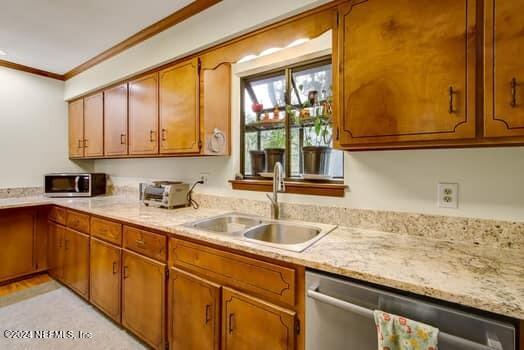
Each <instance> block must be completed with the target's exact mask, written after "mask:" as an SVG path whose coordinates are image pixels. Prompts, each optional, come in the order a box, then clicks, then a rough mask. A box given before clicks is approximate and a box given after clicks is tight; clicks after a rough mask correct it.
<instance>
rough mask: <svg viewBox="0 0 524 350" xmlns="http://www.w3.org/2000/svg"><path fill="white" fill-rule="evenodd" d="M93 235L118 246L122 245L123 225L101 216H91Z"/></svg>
mask: <svg viewBox="0 0 524 350" xmlns="http://www.w3.org/2000/svg"><path fill="white" fill-rule="evenodd" d="M91 236H94V237H98V238H100V239H103V240H105V241H108V242H110V243H113V244H116V245H118V246H121V245H122V225H121V224H119V223H117V222H113V221H108V220H104V219H100V218H94V217H92V218H91Z"/></svg>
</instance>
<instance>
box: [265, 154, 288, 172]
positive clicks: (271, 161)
mask: <svg viewBox="0 0 524 350" xmlns="http://www.w3.org/2000/svg"><path fill="white" fill-rule="evenodd" d="M264 153H265V155H266V167H265V169H266V172H272V171H273V169H274V168H275V164H276V162H280V164H282V166H284V158H285V153H286V150H285V149H284V148H266V149H265V150H264Z"/></svg>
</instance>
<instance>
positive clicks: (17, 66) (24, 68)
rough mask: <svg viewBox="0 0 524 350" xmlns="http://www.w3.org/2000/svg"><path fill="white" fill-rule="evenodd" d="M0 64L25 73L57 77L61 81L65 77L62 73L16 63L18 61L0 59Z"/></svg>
mask: <svg viewBox="0 0 524 350" xmlns="http://www.w3.org/2000/svg"><path fill="white" fill-rule="evenodd" d="M0 66H1V67H6V68H10V69H15V70H19V71H22V72H26V73H31V74H36V75H40V76H43V77H46V78H52V79H57V80H62V81H63V80H65V77H64V76H63V75H62V74H57V73H52V72H48V71H45V70H42V69H38V68H33V67H29V66H24V65H23V64H18V63H14V62H10V61H5V60H0Z"/></svg>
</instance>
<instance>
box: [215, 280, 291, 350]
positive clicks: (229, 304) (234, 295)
mask: <svg viewBox="0 0 524 350" xmlns="http://www.w3.org/2000/svg"><path fill="white" fill-rule="evenodd" d="M222 308H223V312H222V317H223V321H222V349H224V350H237V349H238V350H243V349H250V350H265V349H273V350H279V349H280V350H292V349H294V348H295V345H294V344H295V312H293V311H290V310H286V309H283V308H280V307H278V306H275V305H272V304H269V303H266V302H264V301H261V300H258V299H255V298H252V297H250V296H248V295H245V294H242V293H239V292H236V291H234V290H232V289H229V288H226V287H224V288H223V292H222Z"/></svg>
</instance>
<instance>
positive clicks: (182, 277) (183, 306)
mask: <svg viewBox="0 0 524 350" xmlns="http://www.w3.org/2000/svg"><path fill="white" fill-rule="evenodd" d="M168 303H169V309H168V314H169V318H168V319H169V326H168V327H169V340H170V341H169V344H170V347H171V349H173V350H175V349H200V350H218V349H219V347H220V318H221V317H220V286H219V285H217V284H215V283H212V282H209V281H206V280H204V279H202V278H200V277H197V276H195V275H192V274H189V273H187V272H184V271H182V270H179V269H176V268H171V269H170V272H169V300H168Z"/></svg>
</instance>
